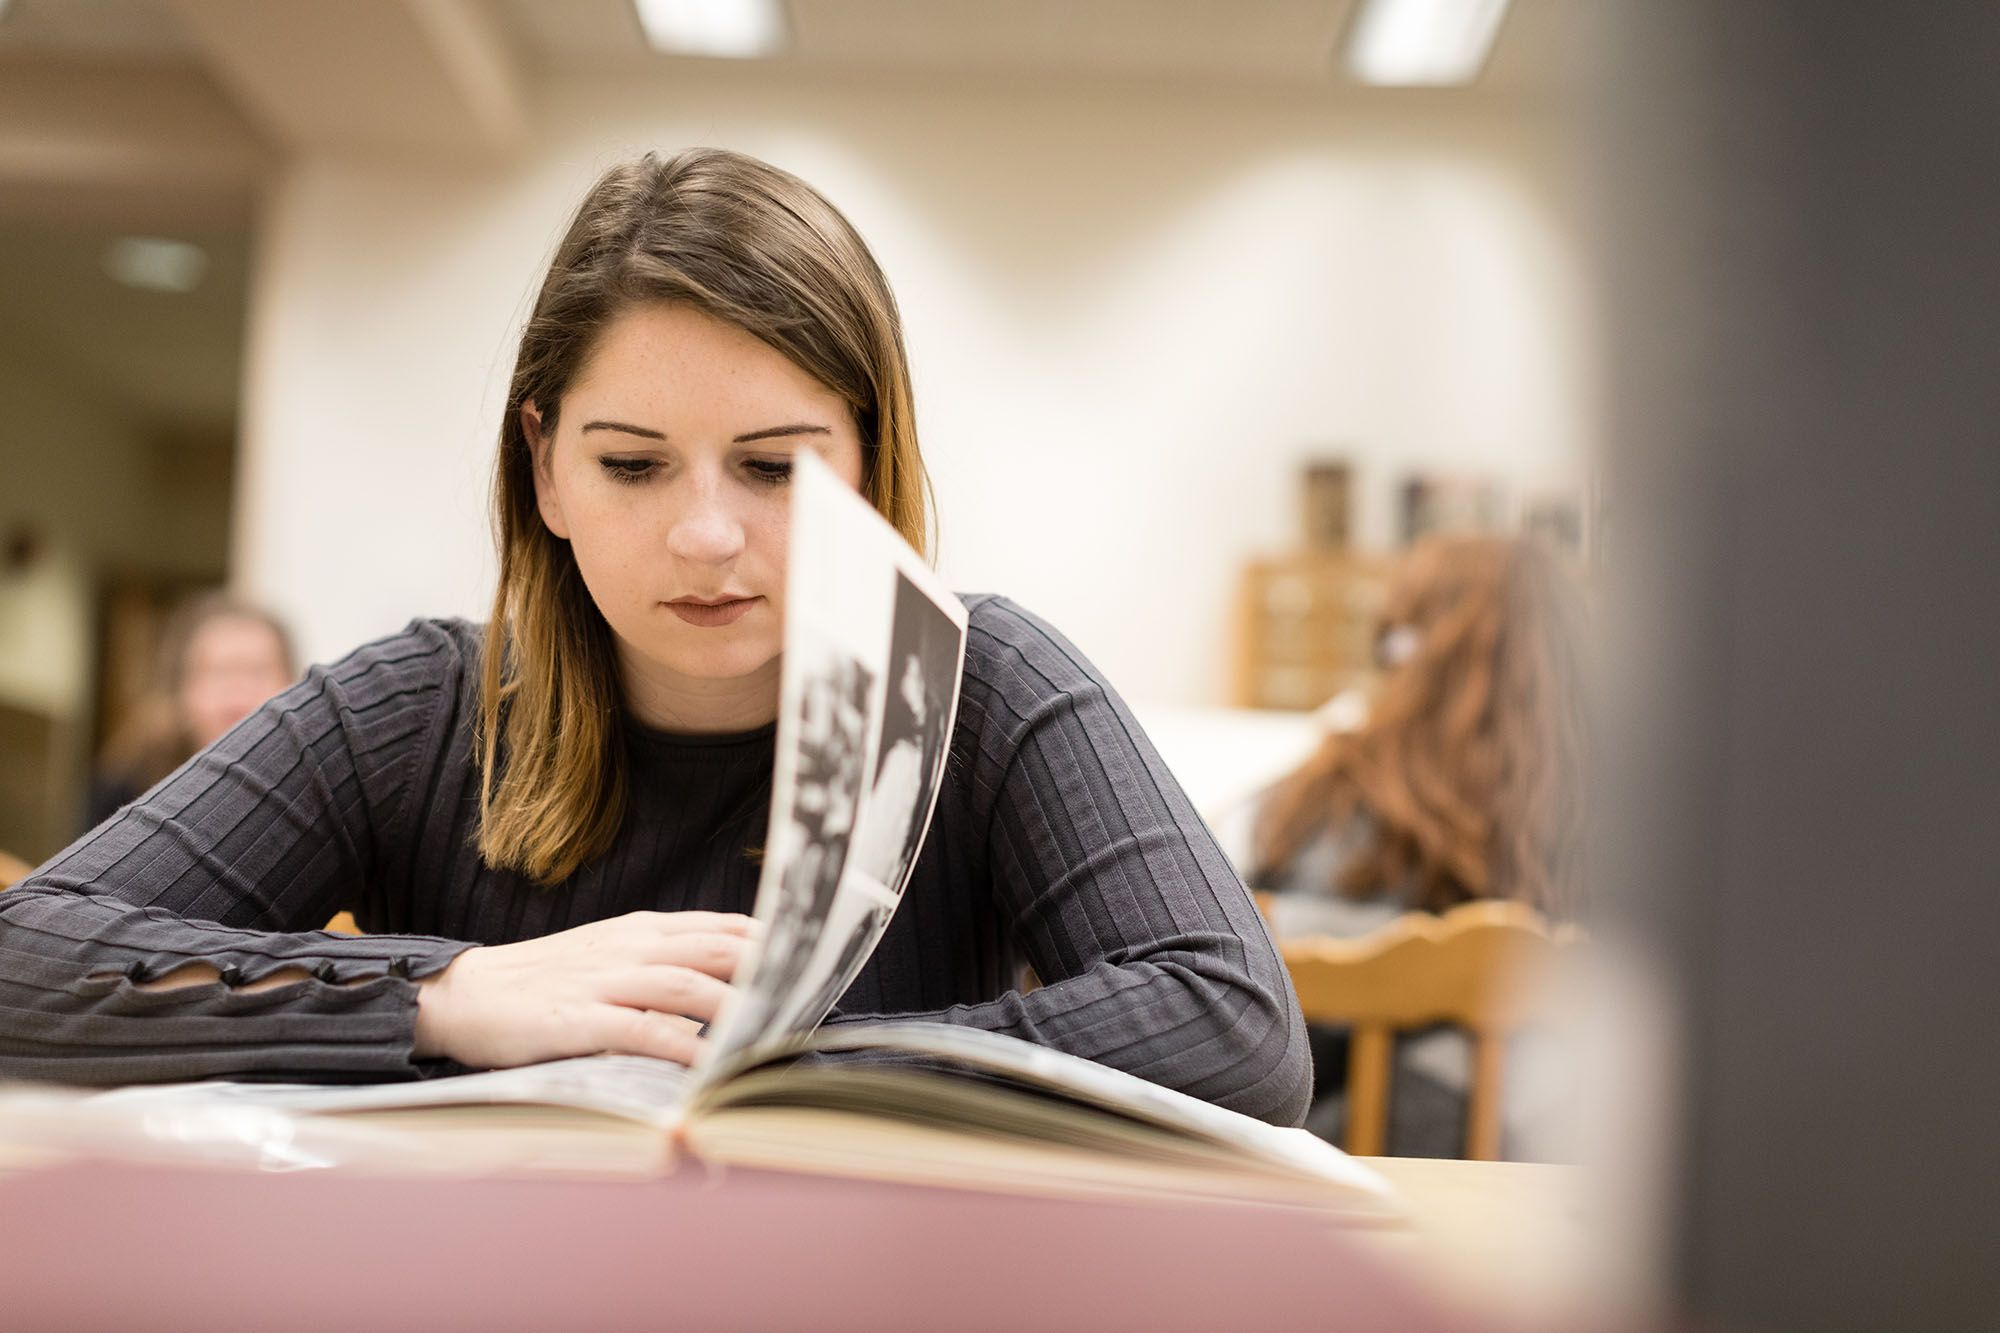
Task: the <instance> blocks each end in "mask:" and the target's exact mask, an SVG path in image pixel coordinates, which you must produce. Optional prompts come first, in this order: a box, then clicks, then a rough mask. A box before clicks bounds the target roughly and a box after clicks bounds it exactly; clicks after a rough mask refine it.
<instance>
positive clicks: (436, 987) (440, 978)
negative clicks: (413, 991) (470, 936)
mask: <svg viewBox="0 0 2000 1333" xmlns="http://www.w3.org/2000/svg"><path fill="white" fill-rule="evenodd" d="M477 952H478V949H477V948H472V949H467V950H466V951H465V953H461V954H459V955H458V957H457V958H453V959H452V960H451V961H450V962H449V963H446V964H445V965H444V966H443V967H441V968H439V969H438V970H437V971H435V972H433V973H431V974H430V975H429V976H427V977H421V978H419V979H418V980H417V983H416V986H417V1026H416V1033H415V1036H414V1038H413V1040H412V1042H411V1046H410V1057H411V1058H412V1059H415V1060H432V1059H436V1058H438V1057H440V1056H448V1055H450V1054H451V1051H450V1049H449V1028H450V1020H449V1018H448V1017H447V1012H448V1010H449V1008H450V1005H451V999H452V984H451V983H452V974H453V973H455V972H456V971H457V970H458V964H459V960H460V959H463V958H464V957H465V955H466V954H469V953H477Z"/></svg>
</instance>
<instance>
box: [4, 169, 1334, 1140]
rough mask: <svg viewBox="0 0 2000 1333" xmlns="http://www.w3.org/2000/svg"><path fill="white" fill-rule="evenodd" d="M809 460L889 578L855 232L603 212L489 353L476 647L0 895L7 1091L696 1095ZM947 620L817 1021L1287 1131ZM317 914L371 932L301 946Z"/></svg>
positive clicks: (1123, 869)
mask: <svg viewBox="0 0 2000 1333" xmlns="http://www.w3.org/2000/svg"><path fill="white" fill-rule="evenodd" d="M804 450H811V451H813V452H815V453H817V454H818V455H819V456H820V457H821V458H822V459H824V460H825V461H826V462H827V463H828V464H829V465H830V466H831V467H833V468H834V470H835V471H836V472H837V473H839V475H840V476H842V477H843V478H845V479H846V480H847V482H848V483H849V484H851V485H853V486H854V487H856V488H857V489H858V490H859V491H860V492H861V493H862V494H863V495H864V496H865V497H866V498H867V499H868V500H869V501H870V502H871V503H872V504H873V505H874V506H875V508H876V509H877V510H878V511H879V512H880V513H882V514H883V516H884V517H885V518H887V519H888V521H889V522H890V523H891V524H893V525H894V526H895V527H896V528H897V529H898V530H899V531H900V532H901V533H902V534H903V535H904V536H905V537H906V538H907V539H908V540H909V541H910V542H911V544H912V545H913V546H915V547H917V549H919V550H923V549H925V539H926V531H925V526H926V506H925V492H926V484H925V473H924V468H923V462H922V459H921V457H920V455H919V453H918V449H917V437H916V430H915V420H914V416H913V413H912V408H911V393H910V385H909V378H908V371H907V368H906V363H905V358H904V352H903V343H902V334H901V329H900V324H899V320H898V316H897V313H896V307H895V303H894V299H893V297H892V296H891V294H890V292H889V289H888V286H887V284H886V283H885V281H884V279H883V277H882V274H881V272H880V270H879V269H878V267H877V266H876V264H875V261H874V259H873V258H872V256H871V255H870V254H869V252H868V249H867V247H866V246H865V245H864V244H863V242H862V241H861V239H860V237H859V236H858V235H857V234H856V233H855V232H854V230H853V228H852V227H851V226H850V225H849V224H848V222H847V221H846V219H845V218H843V217H842V216H841V215H840V214H839V213H838V212H837V211H836V210H835V209H834V208H833V207H832V206H831V205H830V204H828V203H827V202H826V201H825V200H824V199H823V198H821V197H820V196H819V195H818V194H817V193H815V192H814V191H813V190H812V189H811V188H810V187H809V186H807V185H805V184H804V183H803V182H801V181H799V180H797V179H796V178H794V177H792V176H790V175H787V174H786V173H784V172H782V171H779V170H777V169H775V168H773V167H770V166H768V165H766V164H764V163H761V162H758V161H756V160H754V159H751V158H747V157H743V156H741V155H738V154H733V153H728V152H722V151H716V150H705V149H704V150H693V151H689V152H685V153H681V154H679V155H677V156H674V157H671V158H668V159H666V160H660V159H658V158H656V157H654V156H652V155H650V154H649V155H647V156H646V157H644V158H641V159H639V160H637V161H633V162H630V163H627V164H624V165H621V166H619V167H616V168H614V169H613V170H611V171H610V172H608V173H607V174H606V175H605V176H604V177H603V178H602V179H601V180H600V181H599V182H598V183H597V184H596V186H595V187H593V188H592V189H591V191H590V192H589V194H588V196H587V197H586V198H585V199H584V201H583V204H582V206H581V208H580V209H579V211H578V213H577V215H576V217H575V219H574V221H573V222H572V224H571V226H570V228H569V231H568V233H567V235H566V236H565V237H564V238H563V241H562V243H561V245H560V247H559V249H558V251H557V253H556V256H555V259H554V262H553V264H552V265H551V267H550V269H549V272H548V275H547V278H546V279H545V280H544V282H543V284H542V287H541V291H540V294H539V297H538V299H537V300H536V302H535V306H534V311H533V314H532V316H531V318H530V319H529V321H528V324H527V327H526V330H525V332H524V334H523V336H522V339H521V347H520V354H519V358H518V360H517V362H516V364H515V370H514V376H513V380H512V387H511V389H510V391H509V397H508V406H507V410H506V414H505V417H504V419H503V421H502V423H501V431H500V448H499V457H498V463H497V478H496V488H495V495H496V507H497V523H498V530H499V532H498V536H499V542H500V580H499V589H498V592H497V594H496V596H495V599H494V604H493V611H492V616H491V618H490V620H489V621H488V622H487V624H486V625H484V626H478V625H472V624H467V623H464V622H459V621H417V622H415V623H413V624H412V625H411V626H410V627H409V628H408V629H406V630H405V631H403V632H402V633H401V634H398V635H395V636H394V637H391V638H388V639H384V640H382V641H380V642H377V643H373V644H370V645H367V646H365V647H363V648H361V649H359V650H358V651H356V652H355V653H353V654H352V655H350V656H349V657H347V658H346V659H345V660H343V661H341V662H339V663H337V664H335V665H334V666H331V667H325V668H320V667H315V668H314V669H312V670H311V671H310V672H309V673H308V674H307V677H306V679H305V680H304V682H303V683H301V684H299V685H298V686H295V687H294V688H292V689H291V690H289V691H287V692H286V693H284V694H282V695H280V696H279V697H278V698H276V699H274V700H273V701H271V702H270V703H269V704H267V705H266V706H264V707H263V708H262V709H260V710H259V711H258V712H257V713H256V714H254V715H253V716H252V717H250V718H249V719H248V720H246V721H245V722H244V723H242V724H241V725H240V726H238V727H236V728H235V729H234V730H232V731H231V732H230V733H229V734H228V735H226V736H225V737H223V738H222V739H221V740H220V741H219V742H217V743H216V744H215V745H213V746H211V747H209V748H208V749H207V750H205V751H203V752H202V753H200V754H198V755H197V756H195V757H194V758H193V759H192V760H190V761H189V762H188V763H187V764H186V765H185V766H183V767H182V768H180V769H179V770H177V771H176V772H175V773H173V774H172V775H170V776H169V777H168V778H167V779H166V780H165V781H163V782H162V783H161V784H160V785H158V786H157V787H155V788H154V789H153V790H152V791H151V792H150V793H148V794H147V795H146V796H145V798H144V799H143V800H141V801H139V802H138V803H136V804H135V805H133V806H131V807H130V808H128V809H126V810H125V811H124V812H123V813H122V814H121V815H120V816H119V817H118V818H117V819H116V820H114V821H112V822H111V823H109V824H106V825H104V826H103V827H101V828H99V829H97V830H96V831H95V832H93V833H92V834H90V835H89V836H88V837H86V838H85V839H83V840H82V841H81V842H79V843H77V844H76V845H75V846H73V847H71V848H70V849H69V850H68V851H66V852H64V853H63V854H62V855H60V856H58V857H57V858H56V859H55V860H53V861H52V862H50V863H49V864H48V865H46V866H44V867H43V868H42V869H41V870H40V871H39V872H38V873H37V874H35V875H33V876H32V877H30V878H29V879H28V880H27V881H26V883H24V884H23V885H21V886H20V887H18V888H16V889H14V890H11V891H9V892H8V893H7V894H6V895H5V896H4V897H0V1008H3V1009H4V1011H5V1013H6V1014H7V1020H6V1022H5V1024H4V1027H0V1076H12V1077H26V1078H39V1079H56V1080H64V1081H71V1082H91V1083H107V1082H132V1081H141V1080H159V1079H186V1078H199V1077H207V1076H211V1075H234V1076H243V1075H246V1074H247V1075H283V1076H288V1077H300V1076H303V1077H309V1078H316V1079H323V1080H324V1079H346V1078H368V1079H381V1078H397V1077H412V1076H418V1075H421V1074H424V1073H427V1072H432V1071H435V1070H439V1069H453V1068H458V1067H464V1066H473V1067H494V1066H506V1065H514V1064H520V1063H524V1062H529V1061H536V1060H544V1059H550V1058H554V1057H559V1056H567V1055H578V1054H587V1053H591V1052H598V1051H618V1052H637V1053H641V1054H646V1055H653V1056H661V1057H665V1058H667V1059H671V1060H679V1061H687V1060H691V1059H693V1058H694V1056H695V1055H696V1054H697V1052H698V1050H699V1047H700V1041H701V1038H700V1036H699V1031H700V1028H701V1025H702V1024H703V1023H705V1022H707V1021H708V1020H710V1019H712V1018H713V1017H714V1016H715V1014H716V1012H717V1011H718V1008H719V1007H720V1006H721V1004H722V1003H723V1001H724V998H725V997H726V995H727V993H728V990H727V988H728V985H729V982H730V979H731V977H732V976H733V975H734V973H735V970H736V968H737V966H738V965H739V962H740V960H741V959H742V957H743V954H744V949H745V947H746V942H747V940H748V937H749V934H750V932H751V930H752V929H753V925H752V923H751V922H750V920H749V919H748V918H747V917H746V916H745V915H744V913H746V912H748V911H749V910H750V908H751V906H752V901H753V897H754V894H755V889H756V883H757V875H758V864H757V859H756V849H757V847H758V845H759V843H760V842H761V840H762V838H763V834H764V821H765V818H766V814H767V809H768V801H769V779H770V772H771V765H772V759H773V733H774V719H775V718H776V715H777V701H778V676H779V657H780V653H781V651H782V649H783V642H782V628H783V624H784V598H785V583H784V575H785V558H786V525H787V515H788V508H787V486H786V482H787V478H788V477H789V475H790V472H791V466H792V460H793V459H794V458H795V457H796V456H797V455H798V454H799V453H800V452H801V451H804ZM967 605H968V608H969V611H970V616H971V628H970V637H969V641H968V647H967V653H966V664H965V679H964V684H963V689H962V701H961V703H960V707H959V715H958V724H957V731H956V733H955V735H954V737H953V742H952V750H951V754H950V756H949V759H948V763H947V773H946V779H945V786H944V789H943V791H942V792H941V794H940V796H939V800H938V805H937V810H936V814H935V816H934V819H933V823H932V826H931V830H930V834H929V836H928V838H927V840H926V842H925V844H924V847H923V851H922V855H921V857H920V858H919V861H918V864H917V867H916V869H915V872H914V874H913V876H912V878H911V881H910V884H909V887H908V889H907V890H906V892H905V895H904V899H903V902H902V905H901V907H900V909H899V910H898V912H897V914H896V916H895V919H894V920H893V922H892V923H891V925H890V927H889V929H888V931H887V933H886V934H885V935H884V937H883V939H882V941H881V943H880V945H879V947H878V948H877V950H876V952H875V954H874V955H873V957H872V958H871V960H870V961H869V963H868V965H867V967H866V968H865V970H864V971H863V972H862V973H861V975H860V977H859V979H858V980H857V981H856V983H855V984H854V986H853V987H852V989H850V990H849V991H848V992H847V994H846V995H845V997H843V1000H842V1003H841V1006H840V1008H839V1010H838V1011H837V1013H836V1015H835V1017H834V1018H833V1019H832V1020H830V1021H833V1022H847V1021H856V1020H862V1019H868V1018H882V1017H922V1018H927V1019H930V1020H933V1021H944V1022H951V1023H962V1024H968V1025H972V1026H976V1027H981V1028H985V1029H989V1030H992V1031H996V1032H1002V1033H1006V1034H1009V1035H1011V1036H1015V1037H1019V1038H1023V1039H1026V1040H1028V1041H1032V1042H1037V1043H1041V1044H1044V1045H1047V1046H1050V1047H1054V1048H1057V1049H1061V1050H1064V1051H1067V1052H1070V1053H1072V1054H1075V1055H1080V1056H1084V1057H1087V1058H1090V1059H1093V1060H1098V1061H1101V1062H1103V1063H1105V1064H1107V1065H1112V1066H1115V1067H1118V1068H1121V1069H1124V1070H1127V1071H1129V1072H1131V1073H1134V1074H1137V1075H1139V1076H1141V1077H1144V1078H1148V1079H1151V1080H1153V1081H1155V1082H1158V1083H1161V1084H1165V1085H1168V1086H1171V1087H1174V1088H1178V1089H1180V1090H1181V1091H1184V1092H1187V1093H1190V1094H1192V1095H1194V1096H1197V1097H1202V1098H1205V1099H1207V1100H1210V1101H1213V1102H1215V1103H1218V1104H1220V1105H1223V1106H1227V1107H1231V1108H1233V1109H1236V1110H1239V1111H1244V1112H1247V1113H1249V1114H1251V1115H1255V1116H1259V1117H1262V1118H1264V1119H1267V1120H1271V1121H1276V1122H1281V1123H1291V1124H1296V1123H1297V1122H1298V1121H1299V1119H1300V1118H1301V1117H1302V1116H1303V1114H1304V1111H1305V1108H1306V1102H1307V1097H1308V1093H1309V1090H1310V1070H1309V1066H1308V1060H1307V1055H1306V1045H1305V1033H1304V1026H1303V1024H1302V1022H1301V1020H1300V1017H1299V1012H1298V1006H1297V1002H1296V1001H1295V1000H1294V999H1293V997H1292V993H1291V988H1290V985H1289V982H1288V981H1287V978H1286V976H1285V974H1284V971H1283V968H1282V964H1281V963H1280V961H1279V959H1278V956H1277V953H1276V951H1275V950H1274V948H1273V947H1272V945H1271V942H1270V939H1269V937H1268V936H1267V934H1266V933H1265V931H1264V929H1263V927H1262V925H1261V923H1260V922H1259V920H1258V917H1257V915H1256V911H1255V909H1254V907H1253V905H1252V903H1251V901H1250V898H1249V896H1248V894H1247V893H1245V891H1244V889H1243V887H1242V884H1241V883H1240V882H1239V880H1238V879H1237V878H1236V876H1235V874H1234V873H1233V872H1232V871H1231V869H1230V867H1229V865H1228V863H1227V861H1226V860H1225V859H1224V857H1223V856H1222V854H1221V852H1220V851H1218V850H1217V848H1216V846H1215V844H1214V842H1213V840H1212V839H1211V838H1210V836H1209V834H1208V832H1207V830H1206V829H1205V828H1204V827H1203V825H1202V823H1201V821H1200V820H1199V819H1198V818H1196V816H1195V814H1194V811H1193V809H1192V808H1191V807H1190V805H1189V803H1188V801H1187V798H1186V797H1185V796H1184V795H1183V794H1182V793H1181V791H1180V790H1179V788H1178V787H1177V786H1176V785H1175V783H1174V781H1173V779H1172V778H1171V777H1170V776H1169V775H1168V773H1167V771H1166V769H1165V768H1164V767H1163V766H1162V765H1161V763H1160V760H1159V758H1158V756H1157V755H1156V754H1155V753H1154V751H1153V749H1152V746H1151V745H1150V744H1149V743H1148V742H1147V741H1146V739H1145V738H1144V736H1143V735H1142V734H1141V732H1140V731H1139V729H1138V727H1137V726H1136V725H1135V724H1134V723H1133V721H1132V718H1131V714H1130V713H1129V712H1128V711H1127V710H1126V708H1125V706H1124V705H1123V703H1121V702H1120V701H1119V699H1118V698H1117V696H1116V695H1115V694H1114V693H1113V692H1112V690H1111V688H1110V687H1109V686H1108V685H1107V684H1106V683H1105V681H1104V680H1103V678H1102V677H1101V676H1100V675H1099V674H1098V673H1097V671H1096V670H1095V669H1094V668H1093V667H1092V666H1091V665H1090V664H1089V663H1088V662H1087V661H1085V660H1084V659H1083V658H1082V657H1081V656H1080V655H1079V654H1078V653H1077V651H1076V650H1075V649H1074V648H1073V647H1071V646H1070V645H1069V644H1068V643H1067V642H1066V641H1065V640H1064V639H1063V638H1062V637H1061V636H1060V635H1059V634H1057V633H1056V632H1055V631H1054V630H1052V629H1051V628H1050V627H1049V626H1047V625H1046V624H1044V623H1043V622H1042V621H1040V620H1038V619H1037V618H1035V617H1034V616H1032V615H1030V614H1029V613H1028V612H1026V611H1024V610H1022V609H1021V608H1019V607H1017V606H1015V605H1013V604H1011V603H1009V602H1007V601H1006V600H1004V599H1002V598H998V597H989V596H978V597H970V598H968V599H967ZM342 909H347V910H351V911H352V912H353V913H354V914H355V916H356V918H357V919H358V920H359V922H360V923H361V925H362V926H363V927H364V928H365V929H366V930H367V931H368V932H369V933H368V934H366V935H363V936H360V937H340V936H334V935H329V934H326V933H324V932H322V931H320V930H317V929H314V927H316V926H318V925H319V924H321V923H323V922H325V921H326V920H327V919H328V918H329V917H330V916H331V915H333V914H334V913H335V912H336V911H339V910H342ZM1023 963H1027V964H1030V965H1032V967H1033V968H1034V970H1035V973H1036V975H1038V976H1039V977H1040V978H1041V979H1042V980H1043V982H1044V983H1045V984H1044V985H1042V986H1041V987H1040V988H1039V989H1036V990H1034V991H1031V992H1026V993H1023V992H1021V991H1020V990H1018V989H1017V988H1016V979H1017V978H1018V977H1019V976H1020V973H1021V966H1022V964H1023Z"/></svg>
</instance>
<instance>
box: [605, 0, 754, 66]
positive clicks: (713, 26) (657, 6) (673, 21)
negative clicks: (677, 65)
mask: <svg viewBox="0 0 2000 1333" xmlns="http://www.w3.org/2000/svg"><path fill="white" fill-rule="evenodd" d="M633 4H634V6H635V7H636V8H637V9H638V11H639V26H640V27H642V28H644V29H645V30H646V40H647V41H648V42H650V43H651V44H652V47H653V49H654V50H655V51H664V52H666V53H667V54H668V55H676V56H720V57H723V58H726V59H734V60H754V59H756V58H757V57H759V56H769V55H776V54H777V52H778V50H779V48H781V47H782V46H784V44H785V16H784V14H783V13H782V12H781V11H780V10H779V8H778V0H633Z"/></svg>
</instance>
